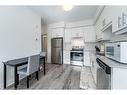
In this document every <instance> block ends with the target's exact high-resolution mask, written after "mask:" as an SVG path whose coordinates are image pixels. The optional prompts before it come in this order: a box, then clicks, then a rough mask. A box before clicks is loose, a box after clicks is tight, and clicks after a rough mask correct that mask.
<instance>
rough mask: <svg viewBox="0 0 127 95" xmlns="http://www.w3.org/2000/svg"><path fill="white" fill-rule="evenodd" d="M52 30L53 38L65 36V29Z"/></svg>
mask: <svg viewBox="0 0 127 95" xmlns="http://www.w3.org/2000/svg"><path fill="white" fill-rule="evenodd" d="M50 30H51V38H55V37H63V36H64V28H55V29H50Z"/></svg>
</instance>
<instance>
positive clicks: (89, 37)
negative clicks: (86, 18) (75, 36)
mask: <svg viewBox="0 0 127 95" xmlns="http://www.w3.org/2000/svg"><path fill="white" fill-rule="evenodd" d="M83 31H84V41H85V42H95V40H96V36H95V31H94V27H93V26H88V27H83Z"/></svg>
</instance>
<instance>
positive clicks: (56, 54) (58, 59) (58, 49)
mask: <svg viewBox="0 0 127 95" xmlns="http://www.w3.org/2000/svg"><path fill="white" fill-rule="evenodd" d="M51 63H56V64H63V38H61V37H60V38H52V39H51Z"/></svg>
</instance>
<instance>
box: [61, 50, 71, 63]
mask: <svg viewBox="0 0 127 95" xmlns="http://www.w3.org/2000/svg"><path fill="white" fill-rule="evenodd" d="M63 54H64V57H63V61H64V62H63V63H64V64H70V51H67V50H64V51H63Z"/></svg>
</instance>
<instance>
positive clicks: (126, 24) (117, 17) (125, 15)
mask: <svg viewBox="0 0 127 95" xmlns="http://www.w3.org/2000/svg"><path fill="white" fill-rule="evenodd" d="M112 11H113V12H112V33H115V34H121V33H125V32H127V31H126V30H127V7H126V6H114V7H112Z"/></svg>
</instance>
